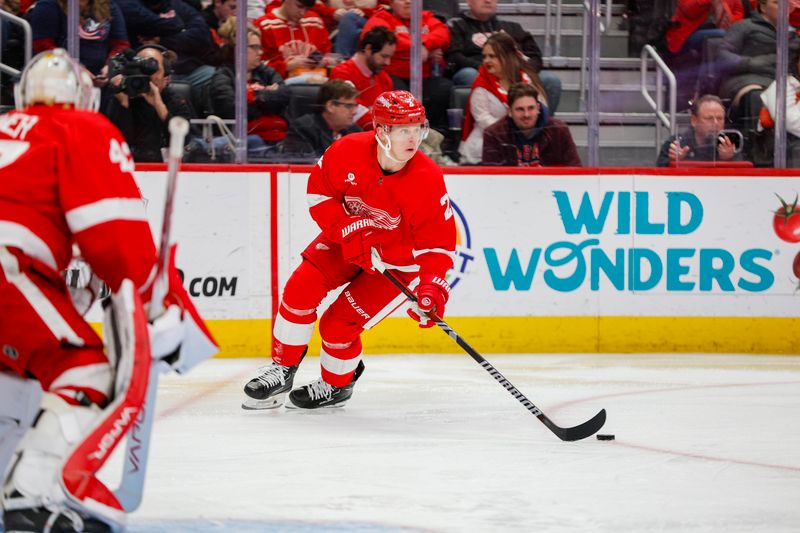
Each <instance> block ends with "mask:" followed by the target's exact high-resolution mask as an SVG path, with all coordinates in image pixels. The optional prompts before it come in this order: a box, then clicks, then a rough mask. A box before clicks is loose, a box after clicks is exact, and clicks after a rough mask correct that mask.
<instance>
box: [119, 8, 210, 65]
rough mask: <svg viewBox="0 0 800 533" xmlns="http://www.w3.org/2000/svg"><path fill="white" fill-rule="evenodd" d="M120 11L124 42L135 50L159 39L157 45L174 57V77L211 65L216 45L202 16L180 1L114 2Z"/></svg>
mask: <svg viewBox="0 0 800 533" xmlns="http://www.w3.org/2000/svg"><path fill="white" fill-rule="evenodd" d="M115 1H116V2H117V4H118V5H119V6H120V8H122V13H123V15H124V16H125V24H126V26H127V28H128V40H129V41H130V43H131V46H133V47H137V46H139V45H140V44H142V42H143V41H146V40H148V39H151V38H153V37H158V38H159V44H161V45H162V46H164V47H166V48H169V49H170V50H172V51H173V52H175V53H177V54H178V60H177V61H176V62H175V64H174V65H173V69H174V72H175V74H189V73H190V72H192V71H193V70H194V69H196V68H197V67H199V66H201V65H206V64H212V63H211V62H210V61H209V60H208V58H209V57H216V55H215V51H216V46H215V45H214V44H213V41H212V38H211V31H210V30H209V29H208V26H207V25H206V22H205V20H203V16H202V15H201V14H200V12H199V11H197V10H196V9H194V8H193V7H191V6H190V5H189V4H186V3H185V2H183V0H115Z"/></svg>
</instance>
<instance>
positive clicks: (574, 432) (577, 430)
mask: <svg viewBox="0 0 800 533" xmlns="http://www.w3.org/2000/svg"><path fill="white" fill-rule="evenodd" d="M542 421H543V422H544V424H545V425H546V426H547V427H548V428H550V431H552V432H553V433H555V435H556V436H557V437H558V438H559V439H561V440H563V441H567V442H573V441H576V440H582V439H585V438H586V437H591V436H592V435H594V434H595V433H597V432H598V431H600V428H602V427H603V424H605V423H606V410H605V409H601V410H600V412H599V413H597V414H596V415H594V416H593V417H592V418H591V419H590V420H587V421H586V422H584V423H583V424H580V425H577V426H575V427H571V428H562V427H559V426H556V425H555V424H554V423H553V422H551V421H550V419H549V418H548V419H547V420H542Z"/></svg>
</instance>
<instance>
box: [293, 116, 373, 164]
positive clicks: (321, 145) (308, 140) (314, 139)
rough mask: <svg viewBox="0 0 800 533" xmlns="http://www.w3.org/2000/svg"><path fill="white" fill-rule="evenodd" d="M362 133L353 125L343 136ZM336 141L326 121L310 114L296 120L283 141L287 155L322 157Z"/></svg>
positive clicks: (344, 131)
mask: <svg viewBox="0 0 800 533" xmlns="http://www.w3.org/2000/svg"><path fill="white" fill-rule="evenodd" d="M357 131H361V128H359V127H358V126H356V125H355V124H353V125H352V126H350V127H348V128H346V129H344V130H342V132H341V136H342V137H343V136H345V135H347V134H348V133H354V132H357ZM334 140H335V139H334V138H333V132H332V131H331V129H330V128H329V127H328V124H327V123H326V122H325V119H324V118H322V115H321V114H319V113H308V114H305V115H303V116H302V117H300V118H298V119H297V120H294V121H293V122H292V125H291V126H289V132H288V133H287V134H286V139H285V140H284V141H283V152H284V153H287V154H298V155H309V156H312V155H313V157H319V156H321V155H322V154H323V153H324V152H325V150H327V149H328V146H330V145H331V144H332V143H333V141H334Z"/></svg>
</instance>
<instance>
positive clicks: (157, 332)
mask: <svg viewBox="0 0 800 533" xmlns="http://www.w3.org/2000/svg"><path fill="white" fill-rule="evenodd" d="M175 253H176V246H175V245H174V244H173V245H172V246H170V251H169V266H168V270H167V272H168V274H167V287H168V288H167V295H166V296H165V297H164V299H163V302H162V305H163V307H166V309H165V310H164V312H162V313H161V314H160V315H158V316H157V317H156V318H155V319H152V320H151V321H150V324H148V332H149V333H150V350H151V352H152V355H153V359H154V360H159V359H161V360H164V361H166V362H167V363H168V364H169V365H170V367H172V369H173V370H175V371H176V372H177V373H179V374H185V373H186V372H188V371H189V370H191V369H192V368H194V367H195V366H196V365H197V364H199V363H201V362H203V361H205V360H206V359H208V358H209V357H211V356H213V355H214V354H215V353H217V352H218V351H219V347H218V346H217V343H216V341H215V340H214V337H213V336H212V335H211V332H209V331H208V328H206V325H205V323H204V322H203V319H202V318H201V317H200V314H199V313H198V312H197V309H196V308H195V306H194V303H193V302H192V299H191V298H190V297H189V294H188V293H187V292H186V289H185V288H184V287H183V283H182V282H181V278H180V275H179V274H178V269H177V267H176V266H175ZM154 304H155V302H150V305H154Z"/></svg>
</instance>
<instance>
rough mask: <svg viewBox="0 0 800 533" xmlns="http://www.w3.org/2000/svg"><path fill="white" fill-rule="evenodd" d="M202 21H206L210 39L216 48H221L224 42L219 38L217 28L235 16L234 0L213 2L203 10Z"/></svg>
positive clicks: (215, 0) (216, 0)
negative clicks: (215, 44)
mask: <svg viewBox="0 0 800 533" xmlns="http://www.w3.org/2000/svg"><path fill="white" fill-rule="evenodd" d="M202 14H203V20H205V21H206V25H207V26H208V29H210V30H211V37H212V38H213V39H214V42H215V43H217V46H222V45H224V44H225V41H224V40H223V39H222V37H220V36H219V27H220V25H221V24H223V23H224V22H225V21H226V20H228V18H230V17H232V16H234V15H236V0H213V1H212V2H211V3H210V4H208V6H207V7H206V8H205V9H204V10H203V12H202Z"/></svg>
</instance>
